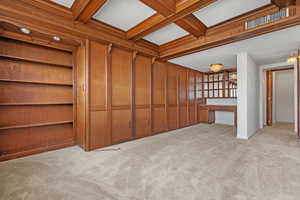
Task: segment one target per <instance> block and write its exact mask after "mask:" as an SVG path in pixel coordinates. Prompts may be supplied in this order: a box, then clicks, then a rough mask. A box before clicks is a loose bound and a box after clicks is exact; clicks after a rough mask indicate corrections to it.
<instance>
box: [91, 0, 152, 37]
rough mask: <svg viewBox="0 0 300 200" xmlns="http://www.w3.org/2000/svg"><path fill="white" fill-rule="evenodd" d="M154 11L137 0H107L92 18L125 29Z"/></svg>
mask: <svg viewBox="0 0 300 200" xmlns="http://www.w3.org/2000/svg"><path fill="white" fill-rule="evenodd" d="M155 13H156V12H155V11H154V10H153V9H151V8H150V7H148V6H146V5H145V4H143V3H141V2H140V1H138V0H109V1H107V2H106V3H105V4H104V6H103V7H102V8H101V9H100V10H98V11H97V13H96V14H95V15H94V16H93V18H94V19H97V20H99V21H102V22H105V23H107V24H110V25H112V26H114V27H117V28H119V29H122V30H124V31H127V30H129V29H130V28H132V27H134V26H135V25H137V24H139V23H140V22H142V21H144V20H145V19H147V18H148V17H150V16H152V15H153V14H155Z"/></svg>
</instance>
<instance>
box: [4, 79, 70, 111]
mask: <svg viewBox="0 0 300 200" xmlns="http://www.w3.org/2000/svg"><path fill="white" fill-rule="evenodd" d="M0 92H1V96H0V105H6V104H62V103H69V104H71V103H72V102H73V91H72V87H69V86H56V85H37V84H31V83H7V82H2V83H1V84H0Z"/></svg>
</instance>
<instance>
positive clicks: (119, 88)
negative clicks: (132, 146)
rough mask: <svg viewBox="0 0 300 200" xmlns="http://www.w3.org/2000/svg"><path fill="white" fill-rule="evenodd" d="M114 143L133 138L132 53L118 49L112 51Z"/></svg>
mask: <svg viewBox="0 0 300 200" xmlns="http://www.w3.org/2000/svg"><path fill="white" fill-rule="evenodd" d="M111 79H112V81H111V88H112V90H111V92H112V142H113V143H120V142H123V141H128V140H131V139H132V138H133V137H132V107H131V106H132V91H131V87H132V52H129V51H125V50H122V49H118V48H112V51H111Z"/></svg>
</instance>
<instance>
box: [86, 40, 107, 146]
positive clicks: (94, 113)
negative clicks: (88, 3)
mask: <svg viewBox="0 0 300 200" xmlns="http://www.w3.org/2000/svg"><path fill="white" fill-rule="evenodd" d="M107 50H108V49H107V46H106V45H103V44H100V43H97V42H93V41H92V42H90V73H89V74H90V80H89V83H90V85H89V90H90V92H89V95H90V109H89V110H90V126H91V127H90V136H89V140H90V141H89V150H93V149H97V148H101V147H105V146H109V145H111V131H110V123H109V121H110V119H108V111H107V87H108V81H109V80H108V65H107V58H108V54H107Z"/></svg>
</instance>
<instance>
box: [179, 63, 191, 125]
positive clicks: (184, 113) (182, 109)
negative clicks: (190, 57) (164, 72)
mask: <svg viewBox="0 0 300 200" xmlns="http://www.w3.org/2000/svg"><path fill="white" fill-rule="evenodd" d="M187 75H188V74H187V70H186V69H184V68H181V69H180V70H179V116H180V117H179V118H180V123H179V126H180V128H182V127H186V126H188V125H189V123H188V94H187V91H188V90H187V89H188V88H187V78H188V77H187Z"/></svg>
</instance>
